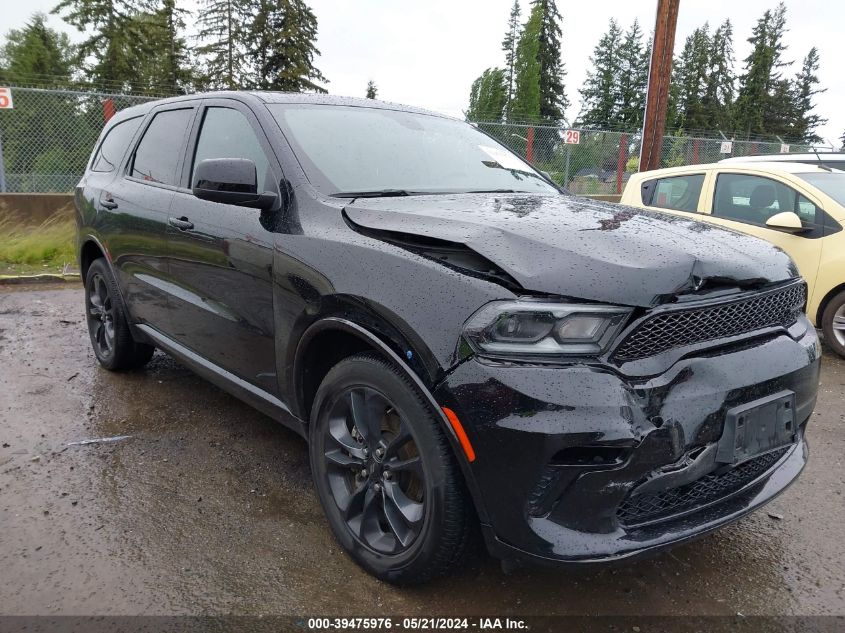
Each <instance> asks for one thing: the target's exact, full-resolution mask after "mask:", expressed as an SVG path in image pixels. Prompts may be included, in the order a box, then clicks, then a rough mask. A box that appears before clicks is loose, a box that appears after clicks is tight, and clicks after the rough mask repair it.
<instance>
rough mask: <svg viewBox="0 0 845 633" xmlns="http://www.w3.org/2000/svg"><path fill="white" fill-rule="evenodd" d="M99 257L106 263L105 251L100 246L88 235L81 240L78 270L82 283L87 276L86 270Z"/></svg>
mask: <svg viewBox="0 0 845 633" xmlns="http://www.w3.org/2000/svg"><path fill="white" fill-rule="evenodd" d="M100 257H103V258H105V259H106V260H107V261H108V257H107V255H106V249H105V248H103V246H102V244H100V242H98V241H97V239H96V238H94V237H92V236H90V235H89V236H87V237H85V238H83V239H82V240H81V246H80V248H79V270H80V272H81V274H82V279H83V281H84V280H85V276H86V275H87V274H88V268H89V267H90V266H91V264H92V263H94V260H96V259H99V258H100ZM109 265H111V263H109Z"/></svg>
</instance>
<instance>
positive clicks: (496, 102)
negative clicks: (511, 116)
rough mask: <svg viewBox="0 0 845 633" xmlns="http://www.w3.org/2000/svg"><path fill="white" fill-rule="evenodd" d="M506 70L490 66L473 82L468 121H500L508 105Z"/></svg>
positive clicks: (467, 115)
mask: <svg viewBox="0 0 845 633" xmlns="http://www.w3.org/2000/svg"><path fill="white" fill-rule="evenodd" d="M507 99H508V92H507V80H506V71H505V70H502V69H501V68H488V69H487V70H485V71H484V72H483V73H482V74H481V76H480V77H479V78H478V79H476V80H475V81H473V82H472V89H471V90H470V93H469V108H468V109H467V111H466V119H467V121H499V120H501V118H502V114H503V113H504V110H505V106H506V105H507Z"/></svg>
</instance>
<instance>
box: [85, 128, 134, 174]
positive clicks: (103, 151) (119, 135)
mask: <svg viewBox="0 0 845 633" xmlns="http://www.w3.org/2000/svg"><path fill="white" fill-rule="evenodd" d="M141 119H142V117H135V118H133V119H127V120H126V121H121V122H120V123H118V124H117V125H115V126H114V127H112V129H110V130H109V131H108V132H107V133H106V138H104V139H103V142H102V143H101V144H100V148H99V149H98V150H97V153H96V154H95V155H94V160H92V161H91V171H99V172H106V173H108V172H111V171H114V170H115V169H116V168H117V164H118V163H119V162H120V159H121V158H123V154H124V153H125V152H126V148H127V146H128V145H129V141H131V140H132V137H133V136H135V132H136V131H137V130H138V126H139V125H141Z"/></svg>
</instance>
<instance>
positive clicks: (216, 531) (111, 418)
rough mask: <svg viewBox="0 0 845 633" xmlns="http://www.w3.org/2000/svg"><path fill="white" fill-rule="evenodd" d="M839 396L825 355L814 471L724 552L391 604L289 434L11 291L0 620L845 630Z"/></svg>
mask: <svg viewBox="0 0 845 633" xmlns="http://www.w3.org/2000/svg"><path fill="white" fill-rule="evenodd" d="M844 394H845V362H843V361H842V360H840V359H838V358H836V357H833V356H831V355H829V354H828V355H826V356H825V357H824V367H823V372H822V385H821V390H820V394H819V396H820V397H819V403H818V406H817V408H816V413H815V414H814V416H813V418H812V420H811V422H810V428H809V432H808V436H809V442H810V448H811V459H810V464H809V466H808V467H807V469H806V470H805V472H804V473H803V475H802V476H801V478H800V479H799V481H798V482H797V483H796V484H795V485H794V486H793V487H792V488H790V489H789V490H787V492H786V493H784V494H783V495H782V496H781V497H779V498H778V499H777V500H775V501H774V502H773V503H772V504H770V505H769V506H767V507H766V508H764V509H763V510H762V511H759V512H757V513H755V514H754V515H752V516H750V517H748V518H746V519H744V520H742V521H740V522H739V523H738V524H735V525H733V526H730V527H728V528H726V529H724V530H721V531H720V532H718V533H716V534H714V535H712V536H709V537H707V538H705V539H702V540H699V541H697V542H695V543H692V544H690V545H687V546H684V547H680V548H678V549H675V550H673V551H671V552H669V553H666V554H663V555H662V556H660V557H658V558H655V559H652V560H649V561H645V562H639V563H635V564H631V565H630V566H627V567H623V568H618V569H612V570H611V569H606V570H601V571H595V572H590V573H584V572H582V573H577V574H576V573H572V572H564V571H561V570H559V569H524V570H519V571H517V572H514V573H513V574H511V575H508V576H505V575H503V574H502V572H501V570H500V567H499V565H498V563H497V562H495V561H493V560H490V559H487V558H484V559H482V560H481V561H479V562H477V563H476V564H475V565H474V566H473V567H471V568H469V569H466V570H464V571H463V572H461V573H460V574H459V575H457V576H455V577H452V578H449V579H445V580H442V581H439V582H436V583H434V584H431V585H429V586H426V587H423V588H420V589H413V590H398V589H395V588H393V587H391V586H389V585H386V584H383V583H381V582H379V581H376V580H374V579H372V578H371V577H369V576H367V575H366V574H364V573H363V572H362V571H360V570H359V569H358V567H357V566H356V565H355V564H354V563H352V562H351V561H350V559H348V558H347V557H346V556H345V555H344V554H343V552H341V551H340V550H339V549H338V547H337V546H336V544H335V543H334V541H333V539H332V536H331V534H330V533H329V529H328V527H327V525H326V523H325V522H324V520H323V517H322V513H321V510H320V508H319V504H318V502H317V499H316V497H315V494H314V492H313V490H312V487H311V481H310V476H309V471H308V459H307V451H306V446H305V443H304V442H303V441H302V440H301V439H299V438H298V437H297V436H296V435H295V434H293V433H292V432H289V431H287V430H285V429H284V428H282V426H281V425H277V424H274V423H273V421H272V420H270V419H269V418H266V417H264V416H263V415H261V414H260V413H258V412H256V411H254V410H252V409H251V408H249V407H248V406H247V405H245V404H242V403H241V402H239V401H238V400H236V399H234V398H232V397H230V396H228V395H226V394H225V393H223V392H221V391H219V390H218V389H216V388H215V387H213V386H212V385H210V384H209V383H207V382H205V381H203V380H202V379H200V378H197V377H196V376H194V375H193V374H192V373H191V372H190V371H188V370H186V369H184V368H183V367H181V366H180V365H178V364H177V363H176V362H174V361H173V360H171V359H170V358H169V357H167V356H164V355H161V354H157V355H156V357H155V358H154V359H153V362H152V363H151V364H150V366H149V367H148V368H147V369H146V370H144V371H142V372H137V373H124V374H111V373H109V372H107V371H104V370H101V369H100V368H99V367H98V366H97V364H96V362H95V360H94V357H93V354H92V353H91V351H90V348H89V344H88V337H87V332H86V329H85V325H84V322H83V318H82V290H81V288H80V287H79V286H77V285H73V286H64V287H58V288H55V287H44V286H42V287H39V288H12V287H6V288H5V289H0V570H2V573H0V576H1V577H2V579H3V582H2V583H0V615H3V614H5V615H8V614H31V615H34V614H42V615H45V614H50V615H59V614H62V615H86V614H105V615H118V614H120V615H130V614H230V613H231V614H245V615H247V614H248V615H253V614H298V615H302V614H314V615H327V614H337V615H351V614H358V615H374V614H404V615H433V614H440V615H449V614H462V615H469V614H485V613H487V614H489V613H490V612H491V611H493V612H495V614H497V615H523V616H527V615H539V614H544V615H550V614H582V615H596V614H612V615H644V614H650V615H655V614H657V615H662V614H686V615H710V614H717V615H731V616H735V615H736V614H737V613H741V614H743V615H753V614H763V615H773V614H783V615H811V614H812V615H822V614H838V615H843V614H845V497H843V490H845V469H843V462H844V461H845V395H844ZM120 435H127V436H129V437H128V438H126V439H123V440H120V441H115V442H112V443H104V444H90V445H69V443H71V442H78V441H80V440H86V439H91V438H102V437H111V436H120Z"/></svg>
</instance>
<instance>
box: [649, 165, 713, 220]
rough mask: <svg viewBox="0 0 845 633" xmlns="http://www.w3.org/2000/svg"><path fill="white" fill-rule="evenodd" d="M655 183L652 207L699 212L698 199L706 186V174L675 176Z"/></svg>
mask: <svg viewBox="0 0 845 633" xmlns="http://www.w3.org/2000/svg"><path fill="white" fill-rule="evenodd" d="M652 182H654V191H653V192H652V193H651V204H649V206H652V207H660V208H661V209H672V210H675V211H698V199H699V198H700V197H701V188H702V187H703V186H704V174H690V175H689V176H673V177H672V178H661V179H660V180H658V181H656V182H655V181H652Z"/></svg>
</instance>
